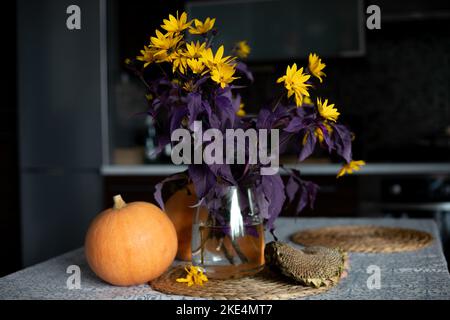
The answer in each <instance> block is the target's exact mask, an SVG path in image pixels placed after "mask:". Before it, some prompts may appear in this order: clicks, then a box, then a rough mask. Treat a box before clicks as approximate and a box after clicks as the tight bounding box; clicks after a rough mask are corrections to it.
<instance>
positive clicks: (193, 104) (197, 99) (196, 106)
mask: <svg viewBox="0 0 450 320" xmlns="http://www.w3.org/2000/svg"><path fill="white" fill-rule="evenodd" d="M187 105H188V109H189V125H191V124H192V123H194V121H195V120H197V117H198V115H199V114H200V113H201V112H202V111H203V107H202V96H201V94H200V93H196V92H194V93H192V92H191V93H189V94H188V96H187Z"/></svg>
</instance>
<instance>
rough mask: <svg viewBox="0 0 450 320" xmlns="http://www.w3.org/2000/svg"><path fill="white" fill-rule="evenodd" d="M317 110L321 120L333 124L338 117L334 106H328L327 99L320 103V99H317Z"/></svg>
mask: <svg viewBox="0 0 450 320" xmlns="http://www.w3.org/2000/svg"><path fill="white" fill-rule="evenodd" d="M317 109H318V110H319V113H320V115H321V116H322V117H323V118H325V119H327V120H330V121H333V122H336V120H337V118H338V117H339V115H340V113H339V112H338V111H337V109H336V108H334V104H330V105H328V99H325V101H324V102H322V100H321V99H320V98H317Z"/></svg>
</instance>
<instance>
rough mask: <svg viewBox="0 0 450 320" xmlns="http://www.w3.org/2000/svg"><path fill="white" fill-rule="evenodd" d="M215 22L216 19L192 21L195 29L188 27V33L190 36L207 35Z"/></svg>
mask: <svg viewBox="0 0 450 320" xmlns="http://www.w3.org/2000/svg"><path fill="white" fill-rule="evenodd" d="M215 22H216V18H214V19H211V18H206V20H205V22H201V21H200V20H198V19H195V20H194V24H195V27H190V28H189V32H190V33H191V34H204V33H207V32H208V31H209V30H211V29H212V28H213V27H214V23H215Z"/></svg>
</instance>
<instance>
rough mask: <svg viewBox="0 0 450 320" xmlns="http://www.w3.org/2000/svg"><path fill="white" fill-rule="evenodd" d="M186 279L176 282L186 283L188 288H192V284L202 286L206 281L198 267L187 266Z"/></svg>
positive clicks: (179, 279)
mask: <svg viewBox="0 0 450 320" xmlns="http://www.w3.org/2000/svg"><path fill="white" fill-rule="evenodd" d="M184 270H186V273H187V275H186V277H185V278H178V279H177V280H176V281H177V282H181V283H186V284H187V285H188V287H191V286H193V285H194V284H196V285H200V286H203V283H204V282H207V281H208V277H207V276H206V275H205V274H203V270H202V269H201V268H200V267H194V266H189V269H188V268H187V267H186V268H184Z"/></svg>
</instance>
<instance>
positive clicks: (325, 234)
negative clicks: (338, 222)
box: [291, 225, 433, 253]
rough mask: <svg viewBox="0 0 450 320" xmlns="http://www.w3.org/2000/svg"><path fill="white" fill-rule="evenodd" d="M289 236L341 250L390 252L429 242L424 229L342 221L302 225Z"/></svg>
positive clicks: (414, 247)
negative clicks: (333, 223)
mask: <svg viewBox="0 0 450 320" xmlns="http://www.w3.org/2000/svg"><path fill="white" fill-rule="evenodd" d="M291 240H292V241H293V242H295V243H297V244H301V245H304V246H313V245H315V246H325V247H338V248H341V249H343V250H345V251H353V252H371V253H393V252H402V251H413V250H418V249H422V248H425V247H427V246H429V245H430V244H431V243H432V242H433V236H432V235H431V234H429V233H427V232H424V231H419V230H413V229H404V228H393V227H384V226H373V225H342V226H332V227H323V228H317V229H306V230H301V231H298V232H296V233H295V234H293V235H292V237H291Z"/></svg>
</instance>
